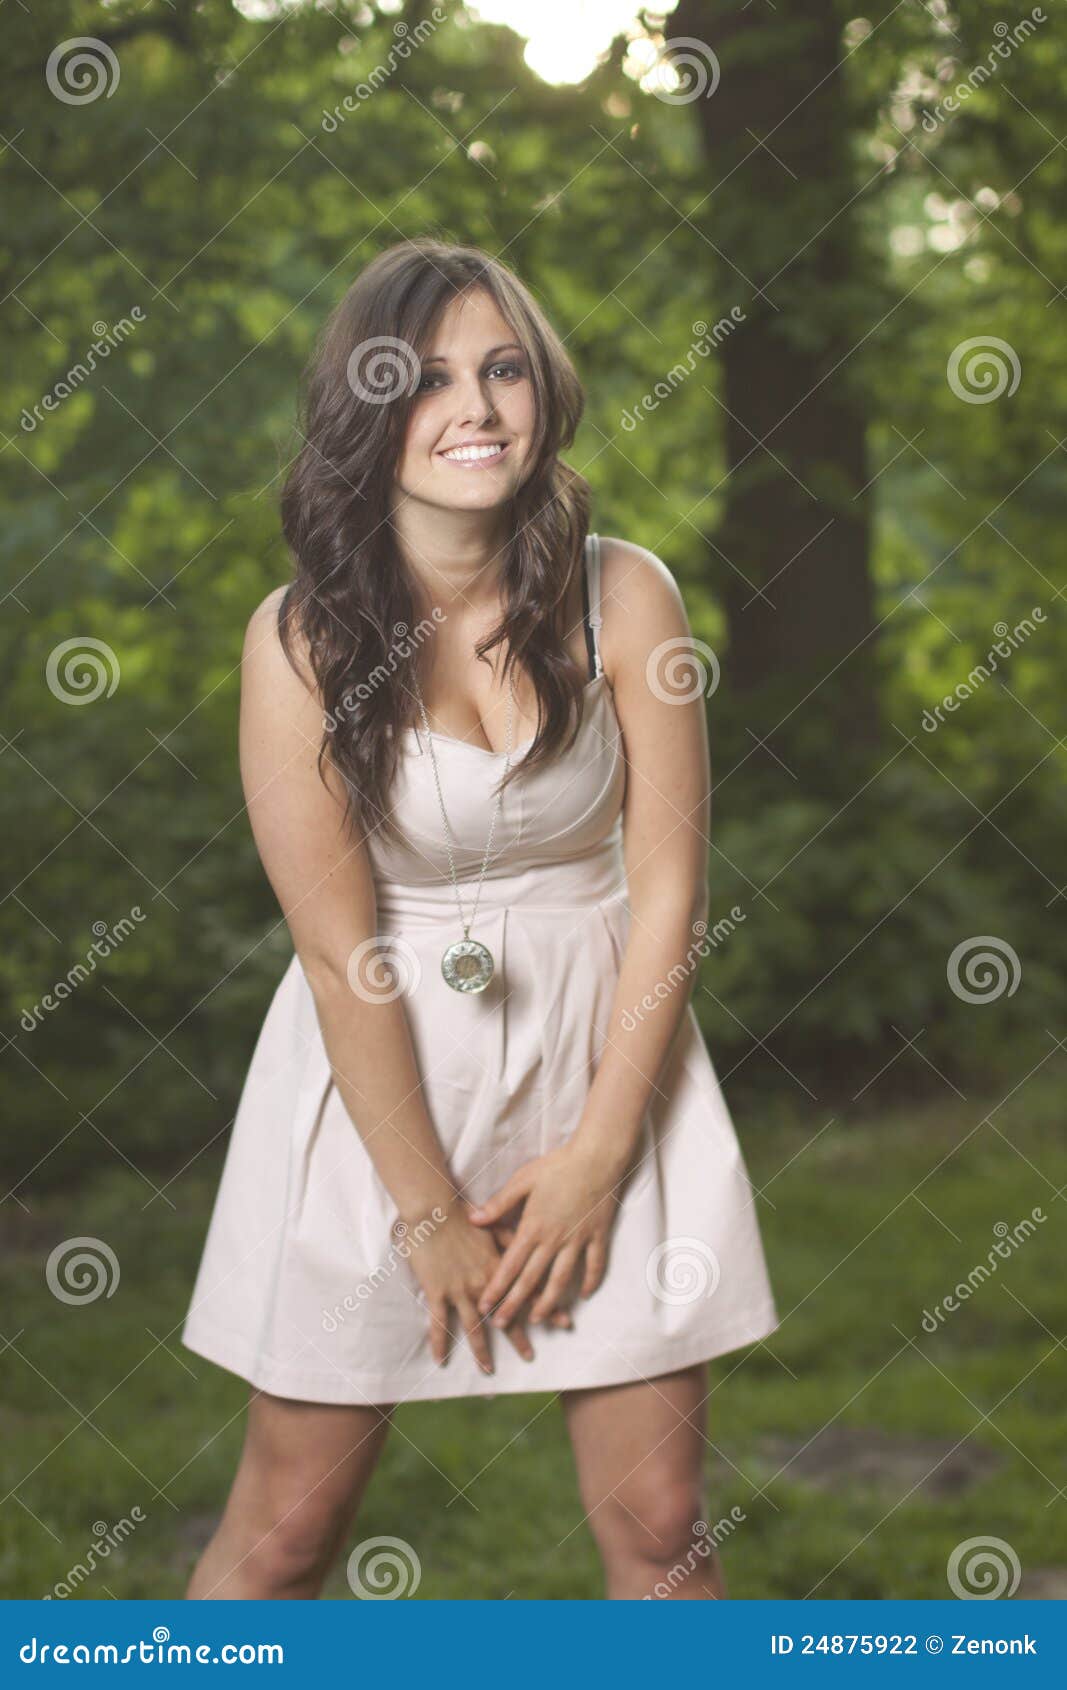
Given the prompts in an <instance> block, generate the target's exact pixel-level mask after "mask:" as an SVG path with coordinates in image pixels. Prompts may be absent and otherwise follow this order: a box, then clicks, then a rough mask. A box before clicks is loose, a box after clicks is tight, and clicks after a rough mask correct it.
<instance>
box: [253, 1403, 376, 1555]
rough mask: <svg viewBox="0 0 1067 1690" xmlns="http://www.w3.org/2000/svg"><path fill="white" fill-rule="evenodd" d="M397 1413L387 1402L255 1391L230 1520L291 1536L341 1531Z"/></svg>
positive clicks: (313, 1536)
mask: <svg viewBox="0 0 1067 1690" xmlns="http://www.w3.org/2000/svg"><path fill="white" fill-rule="evenodd" d="M391 1416H392V1406H391V1405H388V1404H387V1405H385V1406H383V1407H372V1406H366V1407H364V1406H362V1405H349V1404H336V1403H313V1402H299V1401H297V1400H296V1399H294V1398H291V1397H276V1396H272V1395H271V1394H270V1393H269V1392H267V1391H253V1392H252V1394H251V1397H250V1399H249V1404H248V1418H247V1423H246V1427H245V1441H244V1448H243V1449H242V1452H241V1459H240V1462H239V1465H238V1469H237V1474H236V1477H235V1479H234V1483H233V1488H232V1490H231V1492H230V1498H229V1502H228V1504H227V1509H226V1513H227V1517H228V1520H229V1521H230V1523H233V1522H234V1519H235V1517H236V1518H239V1519H240V1521H241V1523H242V1524H244V1525H245V1526H253V1527H255V1528H256V1529H258V1530H260V1531H263V1532H269V1531H274V1530H277V1531H279V1532H280V1534H281V1535H282V1536H283V1537H285V1538H287V1539H293V1538H297V1539H298V1538H300V1537H306V1538H307V1539H308V1540H309V1541H314V1540H318V1541H320V1542H321V1541H322V1539H323V1538H324V1537H327V1538H330V1537H337V1536H339V1535H340V1533H341V1532H342V1531H343V1530H344V1528H345V1525H346V1524H347V1522H348V1521H349V1519H350V1518H351V1516H352V1514H353V1513H354V1511H355V1509H356V1508H357V1507H358V1505H359V1502H360V1500H361V1498H362V1495H363V1492H364V1490H365V1489H366V1486H367V1483H368V1481H369V1479H370V1476H371V1474H372V1472H373V1471H374V1467H375V1465H376V1463H377V1460H378V1457H379V1455H380V1454H381V1452H382V1449H383V1448H384V1445H385V1440H386V1436H387V1434H388V1430H389V1423H390V1419H391Z"/></svg>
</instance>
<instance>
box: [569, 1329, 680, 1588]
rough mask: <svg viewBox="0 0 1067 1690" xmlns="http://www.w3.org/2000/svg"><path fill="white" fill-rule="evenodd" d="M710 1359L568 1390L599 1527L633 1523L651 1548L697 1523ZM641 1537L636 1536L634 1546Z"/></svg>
mask: <svg viewBox="0 0 1067 1690" xmlns="http://www.w3.org/2000/svg"><path fill="white" fill-rule="evenodd" d="M708 1390H709V1386H708V1366H707V1363H706V1362H700V1363H699V1364H698V1365H697V1366H695V1367H687V1368H683V1369H681V1370H680V1371H678V1372H676V1373H664V1374H660V1375H659V1376H657V1377H656V1378H654V1379H641V1380H637V1381H636V1382H635V1383H633V1384H626V1385H605V1386H602V1387H599V1388H595V1389H590V1390H582V1391H566V1392H564V1393H563V1396H562V1400H563V1410H564V1415H565V1417H566V1422H567V1430H568V1432H569V1434H570V1439H571V1446H572V1448H573V1451H574V1461H575V1466H576V1468H577V1473H578V1487H579V1490H580V1493H581V1497H582V1503H583V1506H584V1507H585V1510H586V1513H587V1514H588V1516H589V1523H590V1525H591V1527H592V1529H593V1532H594V1535H595V1536H596V1537H597V1538H598V1539H601V1540H603V1538H604V1535H605V1534H606V1533H607V1532H610V1531H613V1530H616V1531H617V1529H618V1528H619V1526H620V1525H621V1526H622V1527H623V1529H624V1530H627V1527H626V1522H627V1521H629V1522H631V1523H632V1531H633V1534H634V1537H635V1539H637V1540H639V1541H643V1543H644V1545H645V1547H646V1549H647V1552H648V1553H651V1554H655V1553H656V1550H657V1547H658V1546H660V1545H667V1544H668V1543H670V1544H671V1545H673V1543H674V1542H675V1541H676V1540H677V1537H678V1535H679V1532H680V1531H681V1530H682V1528H683V1527H685V1528H686V1529H688V1530H691V1529H692V1525H693V1522H694V1521H695V1520H697V1519H698V1518H699V1517H700V1515H701V1513H702V1511H703V1503H704V1478H703V1475H704V1462H705V1457H706V1455H707V1452H708V1448H709V1445H708V1440H707V1437H706V1435H705V1431H704V1427H705V1422H706V1416H707V1398H708ZM637 1546H638V1545H637V1544H636V1543H635V1547H637Z"/></svg>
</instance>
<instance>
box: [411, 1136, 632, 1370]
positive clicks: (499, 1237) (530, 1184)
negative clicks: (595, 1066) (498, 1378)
mask: <svg viewBox="0 0 1067 1690" xmlns="http://www.w3.org/2000/svg"><path fill="white" fill-rule="evenodd" d="M614 1186H615V1176H614V1174H613V1173H612V1172H611V1171H609V1169H608V1168H607V1167H606V1165H605V1163H604V1161H603V1159H601V1158H598V1157H596V1156H595V1155H593V1154H590V1153H589V1152H588V1151H586V1150H585V1148H584V1146H580V1145H579V1144H577V1143H576V1142H575V1140H574V1139H573V1138H572V1139H571V1140H569V1141H568V1143H567V1144H565V1145H560V1146H558V1147H557V1148H556V1149H555V1150H551V1151H548V1152H547V1153H546V1154H545V1155H543V1156H537V1157H534V1158H533V1159H532V1160H531V1161H529V1162H526V1163H524V1164H523V1166H522V1167H521V1168H519V1169H517V1170H516V1172H515V1173H514V1174H512V1176H511V1178H510V1179H509V1180H507V1181H506V1182H505V1183H504V1185H502V1186H501V1188H500V1190H499V1191H497V1192H494V1194H493V1195H492V1196H491V1197H490V1198H488V1199H487V1200H486V1201H485V1202H484V1203H481V1204H478V1205H474V1206H472V1205H471V1204H469V1203H467V1202H466V1201H465V1200H464V1199H462V1198H460V1197H458V1196H457V1200H456V1201H455V1203H454V1204H449V1205H448V1206H447V1215H446V1217H445V1219H444V1220H443V1221H442V1222H441V1223H439V1224H438V1225H437V1226H436V1227H434V1228H433V1229H432V1230H431V1232H430V1234H429V1236H428V1237H427V1238H426V1239H425V1240H424V1241H423V1242H422V1243H420V1244H419V1247H418V1249H417V1250H415V1251H414V1252H413V1253H412V1257H411V1266H412V1268H413V1269H414V1271H415V1275H416V1278H417V1279H418V1280H419V1282H420V1286H421V1289H422V1292H423V1294H424V1295H425V1297H426V1300H427V1303H428V1308H429V1315H430V1347H431V1351H432V1354H433V1357H434V1360H435V1361H436V1362H437V1363H438V1364H439V1365H441V1364H443V1363H444V1362H445V1361H446V1360H447V1356H448V1349H449V1342H450V1333H449V1326H450V1314H451V1310H452V1309H455V1311H456V1312H457V1314H458V1316H459V1319H460V1322H461V1324H462V1326H463V1328H464V1330H465V1332H466V1336H467V1340H468V1342H469V1344H470V1347H471V1350H472V1352H473V1354H474V1357H475V1359H476V1361H477V1362H478V1365H479V1367H481V1368H482V1370H483V1372H486V1373H492V1372H493V1365H492V1358H491V1356H490V1353H489V1344H488V1334H487V1332H486V1330H485V1322H486V1320H487V1319H490V1320H491V1324H492V1325H493V1326H495V1327H498V1328H499V1329H501V1331H502V1332H503V1335H504V1336H505V1337H506V1338H507V1339H508V1341H509V1342H510V1343H511V1345H512V1347H513V1348H514V1349H515V1350H516V1351H517V1352H518V1354H519V1355H521V1356H522V1357H523V1358H524V1359H525V1360H527V1361H529V1360H531V1359H532V1357H533V1349H532V1347H531V1345H530V1341H529V1338H528V1337H527V1335H526V1331H525V1322H526V1319H527V1318H529V1319H530V1320H531V1321H535V1322H542V1323H544V1324H545V1325H548V1326H554V1327H569V1326H571V1324H572V1322H571V1317H570V1315H569V1313H568V1312H567V1310H566V1308H563V1307H560V1306H559V1304H560V1299H561V1297H562V1296H563V1293H564V1292H565V1291H566V1290H567V1288H568V1286H569V1284H570V1282H571V1280H572V1277H573V1276H574V1273H575V1270H576V1269H577V1268H578V1267H579V1264H581V1285H580V1290H581V1294H582V1295H583V1296H586V1297H589V1296H591V1295H592V1293H593V1292H594V1291H595V1290H596V1288H597V1286H598V1285H599V1284H600V1282H601V1279H602V1278H603V1275H604V1269H605V1265H606V1262H607V1249H608V1238H609V1236H610V1232H611V1227H612V1224H613V1222H614V1219H615V1215H616V1212H617V1208H618V1200H617V1198H616V1196H615V1192H614ZM520 1206H521V1213H519V1214H518V1216H517V1217H515V1216H514V1214H513V1211H515V1210H517V1209H520ZM583 1257H584V1261H583ZM542 1281H543V1283H542ZM531 1296H533V1297H534V1302H533V1306H532V1308H531V1309H530V1311H529V1316H528V1317H527V1315H526V1313H525V1310H524V1304H525V1303H526V1302H527V1300H528V1298H530V1297H531Z"/></svg>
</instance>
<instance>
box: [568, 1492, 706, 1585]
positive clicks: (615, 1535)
mask: <svg viewBox="0 0 1067 1690" xmlns="http://www.w3.org/2000/svg"><path fill="white" fill-rule="evenodd" d="M593 1521H594V1530H595V1532H596V1536H597V1539H598V1542H599V1544H600V1547H601V1550H602V1551H603V1553H604V1555H605V1558H606V1559H612V1560H616V1561H628V1562H633V1561H640V1562H642V1563H644V1564H645V1565H647V1566H649V1567H654V1568H661V1567H672V1566H674V1565H675V1564H676V1563H677V1562H678V1561H680V1560H683V1559H684V1558H685V1556H686V1555H687V1554H688V1553H693V1552H696V1551H698V1550H699V1547H700V1544H701V1542H702V1539H703V1534H704V1533H705V1532H706V1530H707V1522H706V1520H705V1519H704V1514H703V1502H702V1497H701V1494H700V1489H699V1486H694V1485H692V1484H691V1483H687V1482H684V1481H678V1480H670V1481H667V1482H665V1483H664V1482H659V1481H657V1480H656V1479H655V1478H654V1477H652V1476H649V1477H647V1478H646V1477H642V1475H641V1474H640V1473H635V1474H632V1475H631V1476H630V1478H629V1479H627V1481H626V1483H625V1484H623V1485H621V1486H620V1487H619V1489H618V1490H616V1491H614V1492H613V1493H612V1494H611V1495H610V1496H608V1497H606V1498H605V1499H604V1501H603V1502H602V1503H601V1505H600V1507H599V1508H598V1509H597V1510H596V1513H595V1514H594V1516H593Z"/></svg>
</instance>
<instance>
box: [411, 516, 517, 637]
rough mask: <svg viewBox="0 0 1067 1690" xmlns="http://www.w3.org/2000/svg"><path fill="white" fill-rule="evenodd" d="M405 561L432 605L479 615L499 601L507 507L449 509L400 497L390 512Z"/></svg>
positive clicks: (507, 527) (508, 528)
mask: <svg viewBox="0 0 1067 1690" xmlns="http://www.w3.org/2000/svg"><path fill="white" fill-rule="evenodd" d="M392 526H393V533H394V534H395V536H396V540H397V544H398V546H399V548H400V551H401V554H402V556H403V558H404V562H405V563H406V565H407V567H408V568H409V569H410V571H411V573H412V575H413V576H414V578H415V580H416V581H417V583H418V584H419V586H421V588H422V589H423V591H424V593H425V594H426V596H427V598H428V599H429V601H430V603H431V605H440V607H441V608H442V610H444V611H445V612H446V613H448V614H454V615H456V616H460V615H462V614H463V612H464V611H467V612H471V613H473V614H474V615H479V614H481V613H484V612H486V611H488V610H490V609H491V608H492V607H494V606H496V605H498V604H499V601H500V583H501V577H502V574H503V568H504V560H505V556H506V553H507V547H508V543H509V540H510V536H511V523H510V520H509V513H508V510H507V508H506V507H503V506H501V507H498V508H496V509H494V510H487V511H450V510H442V509H440V508H439V507H437V506H430V505H418V504H416V502H415V501H413V500H410V499H409V500H404V501H403V502H402V503H401V504H399V505H398V506H396V507H394V510H393V513H392Z"/></svg>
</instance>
